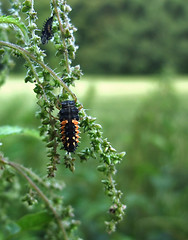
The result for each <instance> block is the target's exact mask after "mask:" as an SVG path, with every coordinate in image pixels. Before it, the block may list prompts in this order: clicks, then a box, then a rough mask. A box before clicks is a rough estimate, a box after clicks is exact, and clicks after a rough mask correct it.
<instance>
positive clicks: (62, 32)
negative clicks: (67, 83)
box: [53, 0, 70, 73]
mask: <svg viewBox="0 0 188 240" xmlns="http://www.w3.org/2000/svg"><path fill="white" fill-rule="evenodd" d="M56 3H57V0H53V5H54V11H55V14H56V16H57V19H58V23H59V29H60V31H61V35H62V42H63V46H64V48H65V52H64V54H65V59H66V61H65V62H66V69H67V73H70V65H69V54H68V50H67V48H66V44H65V39H64V37H63V35H64V34H65V31H64V29H63V26H62V23H61V17H60V15H59V11H58V9H57V4H56Z"/></svg>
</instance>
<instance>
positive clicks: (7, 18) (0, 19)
mask: <svg viewBox="0 0 188 240" xmlns="http://www.w3.org/2000/svg"><path fill="white" fill-rule="evenodd" d="M1 23H7V24H13V25H16V26H17V27H18V28H19V29H20V30H21V32H22V33H23V35H24V37H25V38H26V40H27V42H28V41H29V38H28V35H27V29H26V27H25V25H24V24H23V23H22V24H21V23H20V21H19V20H17V19H16V18H13V17H11V16H0V24H1Z"/></svg>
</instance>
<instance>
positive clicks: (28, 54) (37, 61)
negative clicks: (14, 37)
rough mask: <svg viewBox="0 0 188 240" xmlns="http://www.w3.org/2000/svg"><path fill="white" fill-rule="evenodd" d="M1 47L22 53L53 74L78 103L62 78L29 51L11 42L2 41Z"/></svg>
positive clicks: (0, 42)
mask: <svg viewBox="0 0 188 240" xmlns="http://www.w3.org/2000/svg"><path fill="white" fill-rule="evenodd" d="M0 45H1V46H5V47H9V48H12V49H14V50H17V51H18V52H20V53H21V54H22V55H23V56H25V55H26V56H27V57H29V58H31V59H32V60H33V61H35V62H36V63H38V64H39V65H40V66H41V67H42V68H43V69H46V71H47V72H49V73H50V74H51V76H52V77H53V78H54V79H56V80H57V81H58V82H59V83H60V85H61V86H62V87H63V88H64V89H65V90H66V91H67V92H68V93H69V94H70V95H71V96H72V98H73V99H74V100H75V101H76V102H77V97H76V95H75V94H74V93H73V92H72V91H71V90H70V88H69V87H68V86H67V85H66V84H65V83H64V82H63V81H62V79H61V78H60V77H58V76H57V74H56V73H55V72H54V71H53V70H52V69H51V68H50V67H48V66H47V65H46V64H45V63H43V62H41V61H40V60H38V59H37V58H36V57H35V56H33V55H32V54H31V53H30V52H28V51H27V50H25V49H24V48H22V47H20V46H18V45H16V44H13V43H9V42H4V41H0Z"/></svg>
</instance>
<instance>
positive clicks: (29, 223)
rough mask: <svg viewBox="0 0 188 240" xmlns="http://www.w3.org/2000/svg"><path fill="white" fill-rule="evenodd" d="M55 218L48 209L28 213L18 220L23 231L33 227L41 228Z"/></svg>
mask: <svg viewBox="0 0 188 240" xmlns="http://www.w3.org/2000/svg"><path fill="white" fill-rule="evenodd" d="M52 219H53V216H52V215H50V214H49V213H47V212H46V211H42V212H38V213H32V214H27V215H25V216H24V217H22V218H20V219H19V220H18V221H17V224H18V226H19V227H20V228H21V231H29V230H32V229H41V228H42V227H43V226H44V225H45V224H47V223H48V222H49V221H51V220H52Z"/></svg>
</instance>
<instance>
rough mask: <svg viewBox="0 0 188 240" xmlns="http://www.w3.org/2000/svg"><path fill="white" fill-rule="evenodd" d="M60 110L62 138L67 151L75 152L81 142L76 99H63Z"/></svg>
mask: <svg viewBox="0 0 188 240" xmlns="http://www.w3.org/2000/svg"><path fill="white" fill-rule="evenodd" d="M61 104H62V108H61V110H60V111H59V120H60V122H61V139H62V142H63V145H64V149H65V150H66V151H67V152H74V151H75V150H76V148H77V146H78V142H79V135H78V134H79V130H78V128H79V125H78V124H79V122H78V121H79V116H78V108H77V107H76V106H75V102H74V101H70V100H67V101H63V102H62V103H61Z"/></svg>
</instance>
